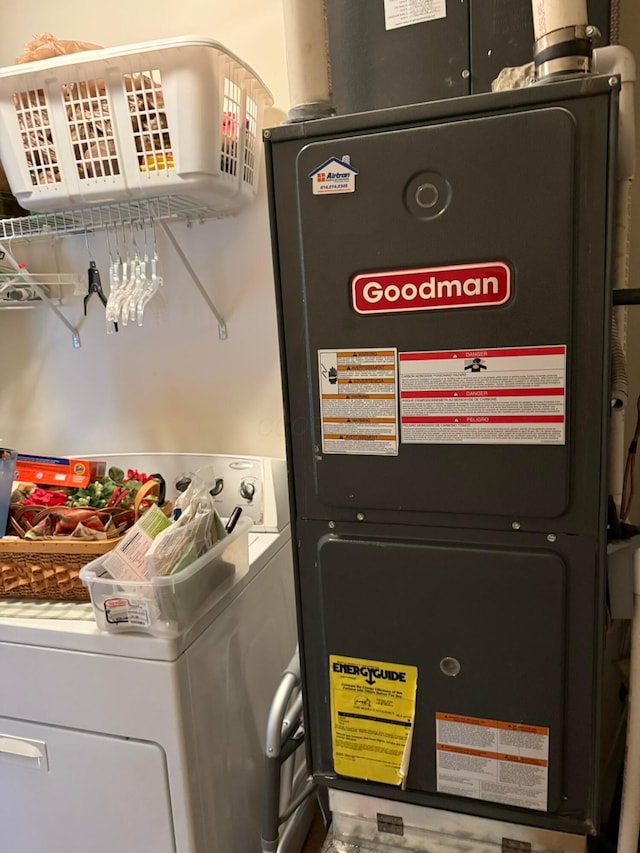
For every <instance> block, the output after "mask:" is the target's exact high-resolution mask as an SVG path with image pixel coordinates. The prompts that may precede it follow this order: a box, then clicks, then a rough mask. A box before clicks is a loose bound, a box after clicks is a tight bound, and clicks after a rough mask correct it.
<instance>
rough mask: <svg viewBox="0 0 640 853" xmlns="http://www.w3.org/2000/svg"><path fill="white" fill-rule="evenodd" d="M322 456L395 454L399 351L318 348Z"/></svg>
mask: <svg viewBox="0 0 640 853" xmlns="http://www.w3.org/2000/svg"><path fill="white" fill-rule="evenodd" d="M318 371H319V377H320V417H321V422H322V451H323V453H349V454H368V455H383V456H396V455H397V453H398V377H397V350H395V349H391V348H389V349H364V350H319V351H318Z"/></svg>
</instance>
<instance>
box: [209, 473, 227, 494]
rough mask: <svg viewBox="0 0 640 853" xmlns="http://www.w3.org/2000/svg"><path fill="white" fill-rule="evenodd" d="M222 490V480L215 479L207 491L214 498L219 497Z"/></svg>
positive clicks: (219, 478)
mask: <svg viewBox="0 0 640 853" xmlns="http://www.w3.org/2000/svg"><path fill="white" fill-rule="evenodd" d="M223 489H224V480H223V479H222V477H216V480H215V483H214V484H213V486H212V487H211V488H210V489H209V494H210V495H211V496H212V497H214V498H215V497H216V495H219V494H220V492H221V491H222V490H223Z"/></svg>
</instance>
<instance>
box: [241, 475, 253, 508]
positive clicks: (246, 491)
mask: <svg viewBox="0 0 640 853" xmlns="http://www.w3.org/2000/svg"><path fill="white" fill-rule="evenodd" d="M255 493H256V484H255V483H252V482H251V480H243V481H242V482H241V483H240V494H241V495H242V497H243V498H244V499H245V500H247V501H249V503H251V501H252V500H253V497H254V495H255Z"/></svg>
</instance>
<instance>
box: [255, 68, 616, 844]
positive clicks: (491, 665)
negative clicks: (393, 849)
mask: <svg viewBox="0 0 640 853" xmlns="http://www.w3.org/2000/svg"><path fill="white" fill-rule="evenodd" d="M617 100H618V81H617V79H616V78H608V77H597V76H595V77H591V76H590V77H585V78H584V79H580V80H579V81H564V82H554V83H550V84H548V85H544V86H534V87H529V88H527V89H521V90H517V91H511V92H504V93H498V94H492V95H478V96H473V97H465V98H459V99H453V100H448V101H442V102H435V103H430V104H421V105H414V106H408V107H398V108H395V109H390V110H385V111H378V112H373V113H363V114H358V115H352V116H342V117H339V118H331V119H322V120H318V121H311V122H301V123H298V124H288V125H285V126H281V127H277V128H273V129H271V130H268V131H266V132H265V142H266V150H267V161H268V174H269V193H270V206H271V223H272V235H273V250H274V263H275V270H276V289H277V301H278V310H279V323H280V340H281V357H282V365H283V385H284V395H285V408H286V425H287V445H288V458H289V465H290V492H291V509H292V512H291V517H292V522H293V527H294V532H293V542H294V550H295V567H296V584H297V606H298V619H299V634H300V642H301V658H302V666H303V687H304V698H305V717H306V730H307V734H308V760H309V765H310V768H311V769H312V771H313V774H314V777H315V779H316V780H317V781H318V782H320V783H321V784H324V785H327V786H329V788H333V789H343V790H345V791H350V792H355V793H362V794H371V795H374V796H376V797H381V798H385V799H386V800H392V801H393V800H402V801H405V802H408V803H412V804H418V805H423V806H429V807H431V808H436V809H445V810H447V811H449V812H464V813H467V814H470V815H475V816H477V817H486V818H493V819H499V820H502V821H508V822H510V823H512V824H513V823H516V824H526V825H528V826H533V827H540V828H546V829H549V830H555V831H560V832H565V833H573V834H576V835H578V834H580V835H584V834H585V833H587V832H590V831H593V830H594V828H595V827H597V825H598V822H599V819H600V812H601V807H602V793H601V776H602V773H601V767H602V766H603V764H604V762H603V761H602V760H601V755H602V754H603V750H607V749H608V744H607V743H606V742H605V741H606V738H605V737H604V726H603V710H604V705H605V693H604V689H603V669H604V659H605V628H606V620H605V616H606V601H605V567H606V547H607V515H606V513H607V493H606V482H607V477H606V474H607V472H606V467H605V465H606V458H607V433H608V413H609V337H610V323H611V292H610V262H611V246H612V209H613V203H614V200H615V199H614V187H615V180H614V168H615V162H614V160H615V143H616V128H617Z"/></svg>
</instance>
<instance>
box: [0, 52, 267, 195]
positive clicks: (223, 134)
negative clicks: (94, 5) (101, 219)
mask: <svg viewBox="0 0 640 853" xmlns="http://www.w3.org/2000/svg"><path fill="white" fill-rule="evenodd" d="M272 103H273V100H272V97H271V94H270V93H269V90H268V89H267V88H266V86H265V85H264V83H263V82H262V81H261V80H260V78H259V77H258V76H257V75H256V74H255V73H254V72H253V71H252V70H251V69H250V68H249V67H248V66H247V65H245V64H244V63H243V62H242V61H241V60H239V59H238V58H237V57H236V56H234V55H233V54H232V53H230V52H229V51H227V50H226V49H225V48H224V47H222V45H220V44H218V43H217V42H215V41H213V40H211V39H206V38H197V37H181V38H172V39H165V40H161V41H155V42H146V43H144V44H134V45H129V46H126V47H119V48H107V49H104V50H93V51H86V52H83V53H77V54H72V55H70V56H62V57H57V58H55V59H48V60H43V61H40V62H32V63H27V64H24V65H15V66H11V67H8V68H2V69H0V160H1V161H2V164H3V166H4V168H5V171H6V173H7V178H8V180H9V183H10V185H11V190H12V192H13V194H14V195H15V196H16V198H17V199H18V201H19V202H20V204H21V205H22V206H23V207H25V208H26V209H27V210H34V211H40V212H48V211H58V210H65V209H74V208H79V207H88V206H90V205H93V204H106V203H118V202H126V201H130V200H132V199H139V198H149V197H155V196H166V195H178V196H182V197H187V198H189V199H190V200H192V201H194V202H195V203H198V204H203V205H206V206H207V207H210V208H213V209H215V210H221V211H223V210H233V209H235V208H238V207H241V206H242V205H244V204H246V203H247V202H249V201H251V200H252V199H253V198H254V196H255V192H256V186H257V180H258V170H259V163H260V160H261V156H260V146H261V133H262V122H263V111H264V108H265V107H266V106H270V105H271V104H272Z"/></svg>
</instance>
